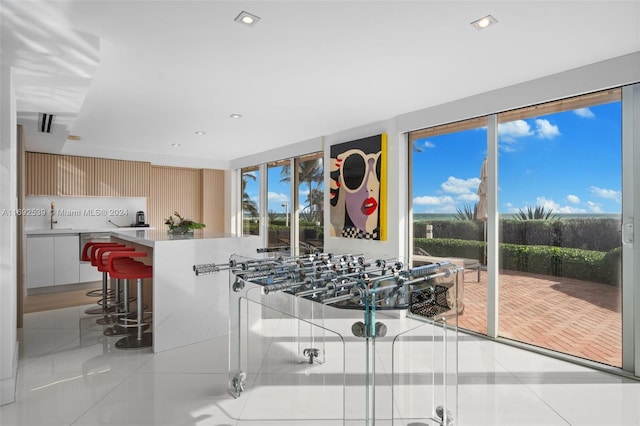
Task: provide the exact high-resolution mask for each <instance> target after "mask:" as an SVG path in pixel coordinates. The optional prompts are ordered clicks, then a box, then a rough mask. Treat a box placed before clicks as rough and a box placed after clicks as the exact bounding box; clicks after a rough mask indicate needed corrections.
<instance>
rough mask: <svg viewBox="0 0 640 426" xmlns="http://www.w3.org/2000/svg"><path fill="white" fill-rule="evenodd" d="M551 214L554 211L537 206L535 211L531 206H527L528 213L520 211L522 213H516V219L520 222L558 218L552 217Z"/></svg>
mask: <svg viewBox="0 0 640 426" xmlns="http://www.w3.org/2000/svg"><path fill="white" fill-rule="evenodd" d="M551 212H553V209H549V210H547V209H546V208H545V207H544V206H536V207H535V209H532V208H531V206H527V211H526V212H524V211H522V209H520V211H519V212H518V213H516V214H515V215H514V217H515V219H518V220H534V219H542V220H547V219H555V218H556V216H555V215H553V216H552V215H551Z"/></svg>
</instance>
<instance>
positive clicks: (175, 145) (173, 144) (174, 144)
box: [171, 143, 182, 148]
mask: <svg viewBox="0 0 640 426" xmlns="http://www.w3.org/2000/svg"><path fill="white" fill-rule="evenodd" d="M171 146H173V147H175V148H177V147H179V146H182V144H181V143H172V144H171Z"/></svg>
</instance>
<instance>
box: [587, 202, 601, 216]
mask: <svg viewBox="0 0 640 426" xmlns="http://www.w3.org/2000/svg"><path fill="white" fill-rule="evenodd" d="M587 206H588V207H589V211H590V212H591V213H602V205H601V204H598V203H594V202H593V201H587Z"/></svg>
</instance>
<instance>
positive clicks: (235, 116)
mask: <svg viewBox="0 0 640 426" xmlns="http://www.w3.org/2000/svg"><path fill="white" fill-rule="evenodd" d="M229 117H231V118H242V114H231V115H230V116H229Z"/></svg>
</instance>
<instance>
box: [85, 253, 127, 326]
mask: <svg viewBox="0 0 640 426" xmlns="http://www.w3.org/2000/svg"><path fill="white" fill-rule="evenodd" d="M122 245H123V244H118V243H106V242H96V241H89V242H88V243H86V244H85V245H84V247H83V248H82V257H81V259H82V261H83V262H91V264H92V265H93V266H96V265H95V263H94V260H93V252H94V251H95V250H97V249H98V248H100V247H116V246H122ZM110 294H113V293H112V292H110V291H109V289H108V282H107V274H106V273H103V274H102V288H100V289H97V290H91V291H89V292H87V296H90V297H99V298H100V300H98V305H99V306H98V307H96V308H88V309H86V310H85V311H84V313H85V314H88V315H103V316H106V315H107V313H108V312H107V308H106V307H105V305H104V304H103V301H104V300H105V299H106V298H107V297H108V296H109V295H110Z"/></svg>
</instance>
